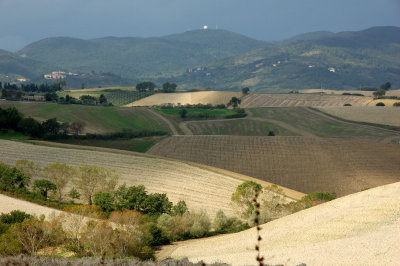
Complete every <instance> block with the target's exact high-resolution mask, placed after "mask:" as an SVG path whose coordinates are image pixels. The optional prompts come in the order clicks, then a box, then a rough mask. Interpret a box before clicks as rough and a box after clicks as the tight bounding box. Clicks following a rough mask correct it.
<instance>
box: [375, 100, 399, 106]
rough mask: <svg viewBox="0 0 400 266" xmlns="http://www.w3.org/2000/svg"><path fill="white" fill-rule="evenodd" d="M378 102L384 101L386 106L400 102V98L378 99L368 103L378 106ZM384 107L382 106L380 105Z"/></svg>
mask: <svg viewBox="0 0 400 266" xmlns="http://www.w3.org/2000/svg"><path fill="white" fill-rule="evenodd" d="M377 103H383V104H385V106H391V107H392V106H393V104H395V103H400V100H394V99H376V100H373V101H371V102H370V103H368V106H376V104H377ZM378 107H382V106H378Z"/></svg>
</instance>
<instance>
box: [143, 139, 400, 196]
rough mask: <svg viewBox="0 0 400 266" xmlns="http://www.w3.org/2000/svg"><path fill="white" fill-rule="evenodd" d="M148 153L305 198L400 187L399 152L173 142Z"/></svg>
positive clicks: (328, 143)
mask: <svg viewBox="0 0 400 266" xmlns="http://www.w3.org/2000/svg"><path fill="white" fill-rule="evenodd" d="M148 153H150V154H153V155H160V156H164V157H168V158H174V159H179V160H186V161H192V162H197V163H201V164H206V165H210V166H214V167H217V168H222V169H227V170H230V171H233V172H237V173H241V174H244V175H249V176H252V177H255V178H258V179H261V180H265V181H268V182H272V183H276V184H279V185H281V186H284V187H288V188H291V189H294V190H297V191H301V192H304V193H311V192H314V191H321V190H324V191H329V192H335V193H336V194H337V195H338V196H344V195H348V194H351V193H355V192H358V191H361V190H363V189H366V188H371V187H376V186H380V185H384V184H388V183H393V182H397V181H400V175H399V172H400V147H398V146H395V145H389V144H380V143H374V142H364V141H357V140H339V139H322V138H314V137H295V136H293V137H277V136H275V137H256V136H254V137H241V136H173V137H170V138H167V139H164V140H163V141H161V142H159V143H158V144H156V145H155V146H153V147H152V148H151V149H150V150H149V151H148Z"/></svg>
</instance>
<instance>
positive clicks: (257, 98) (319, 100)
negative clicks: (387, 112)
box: [240, 94, 372, 108]
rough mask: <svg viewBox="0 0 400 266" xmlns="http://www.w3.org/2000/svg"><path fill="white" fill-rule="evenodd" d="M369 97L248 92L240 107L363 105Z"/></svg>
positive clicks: (367, 101) (369, 99)
mask: <svg viewBox="0 0 400 266" xmlns="http://www.w3.org/2000/svg"><path fill="white" fill-rule="evenodd" d="M371 100H372V98H371V97H361V96H346V95H318V94H249V95H248V96H246V97H244V98H243V100H242V103H241V105H240V107H242V108H257V107H279V106H343V105H345V104H351V105H352V106H365V105H367V104H368V103H369V102H370V101H371Z"/></svg>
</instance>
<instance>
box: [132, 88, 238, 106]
mask: <svg viewBox="0 0 400 266" xmlns="http://www.w3.org/2000/svg"><path fill="white" fill-rule="evenodd" d="M241 95H242V93H240V92H223V91H199V92H184V93H157V94H154V95H152V96H149V97H146V98H144V99H141V100H139V101H136V102H133V103H131V104H128V105H127V106H154V105H162V104H167V103H172V104H174V105H177V104H178V103H180V104H199V103H200V104H212V105H217V104H227V103H228V102H229V100H230V99H232V97H240V96H241Z"/></svg>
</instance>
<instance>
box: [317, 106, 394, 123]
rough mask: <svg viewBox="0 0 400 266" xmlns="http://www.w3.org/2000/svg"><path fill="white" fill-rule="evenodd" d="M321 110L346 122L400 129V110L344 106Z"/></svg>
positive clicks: (383, 107) (380, 107)
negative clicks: (366, 123)
mask: <svg viewBox="0 0 400 266" xmlns="http://www.w3.org/2000/svg"><path fill="white" fill-rule="evenodd" d="M399 102H400V101H399ZM319 110H321V111H322V112H325V113H328V114H330V115H333V116H336V117H340V118H343V119H346V120H352V121H359V122H368V123H374V124H382V125H390V126H398V127H400V108H393V107H386V106H362V107H361V106H343V107H324V108H319Z"/></svg>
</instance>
